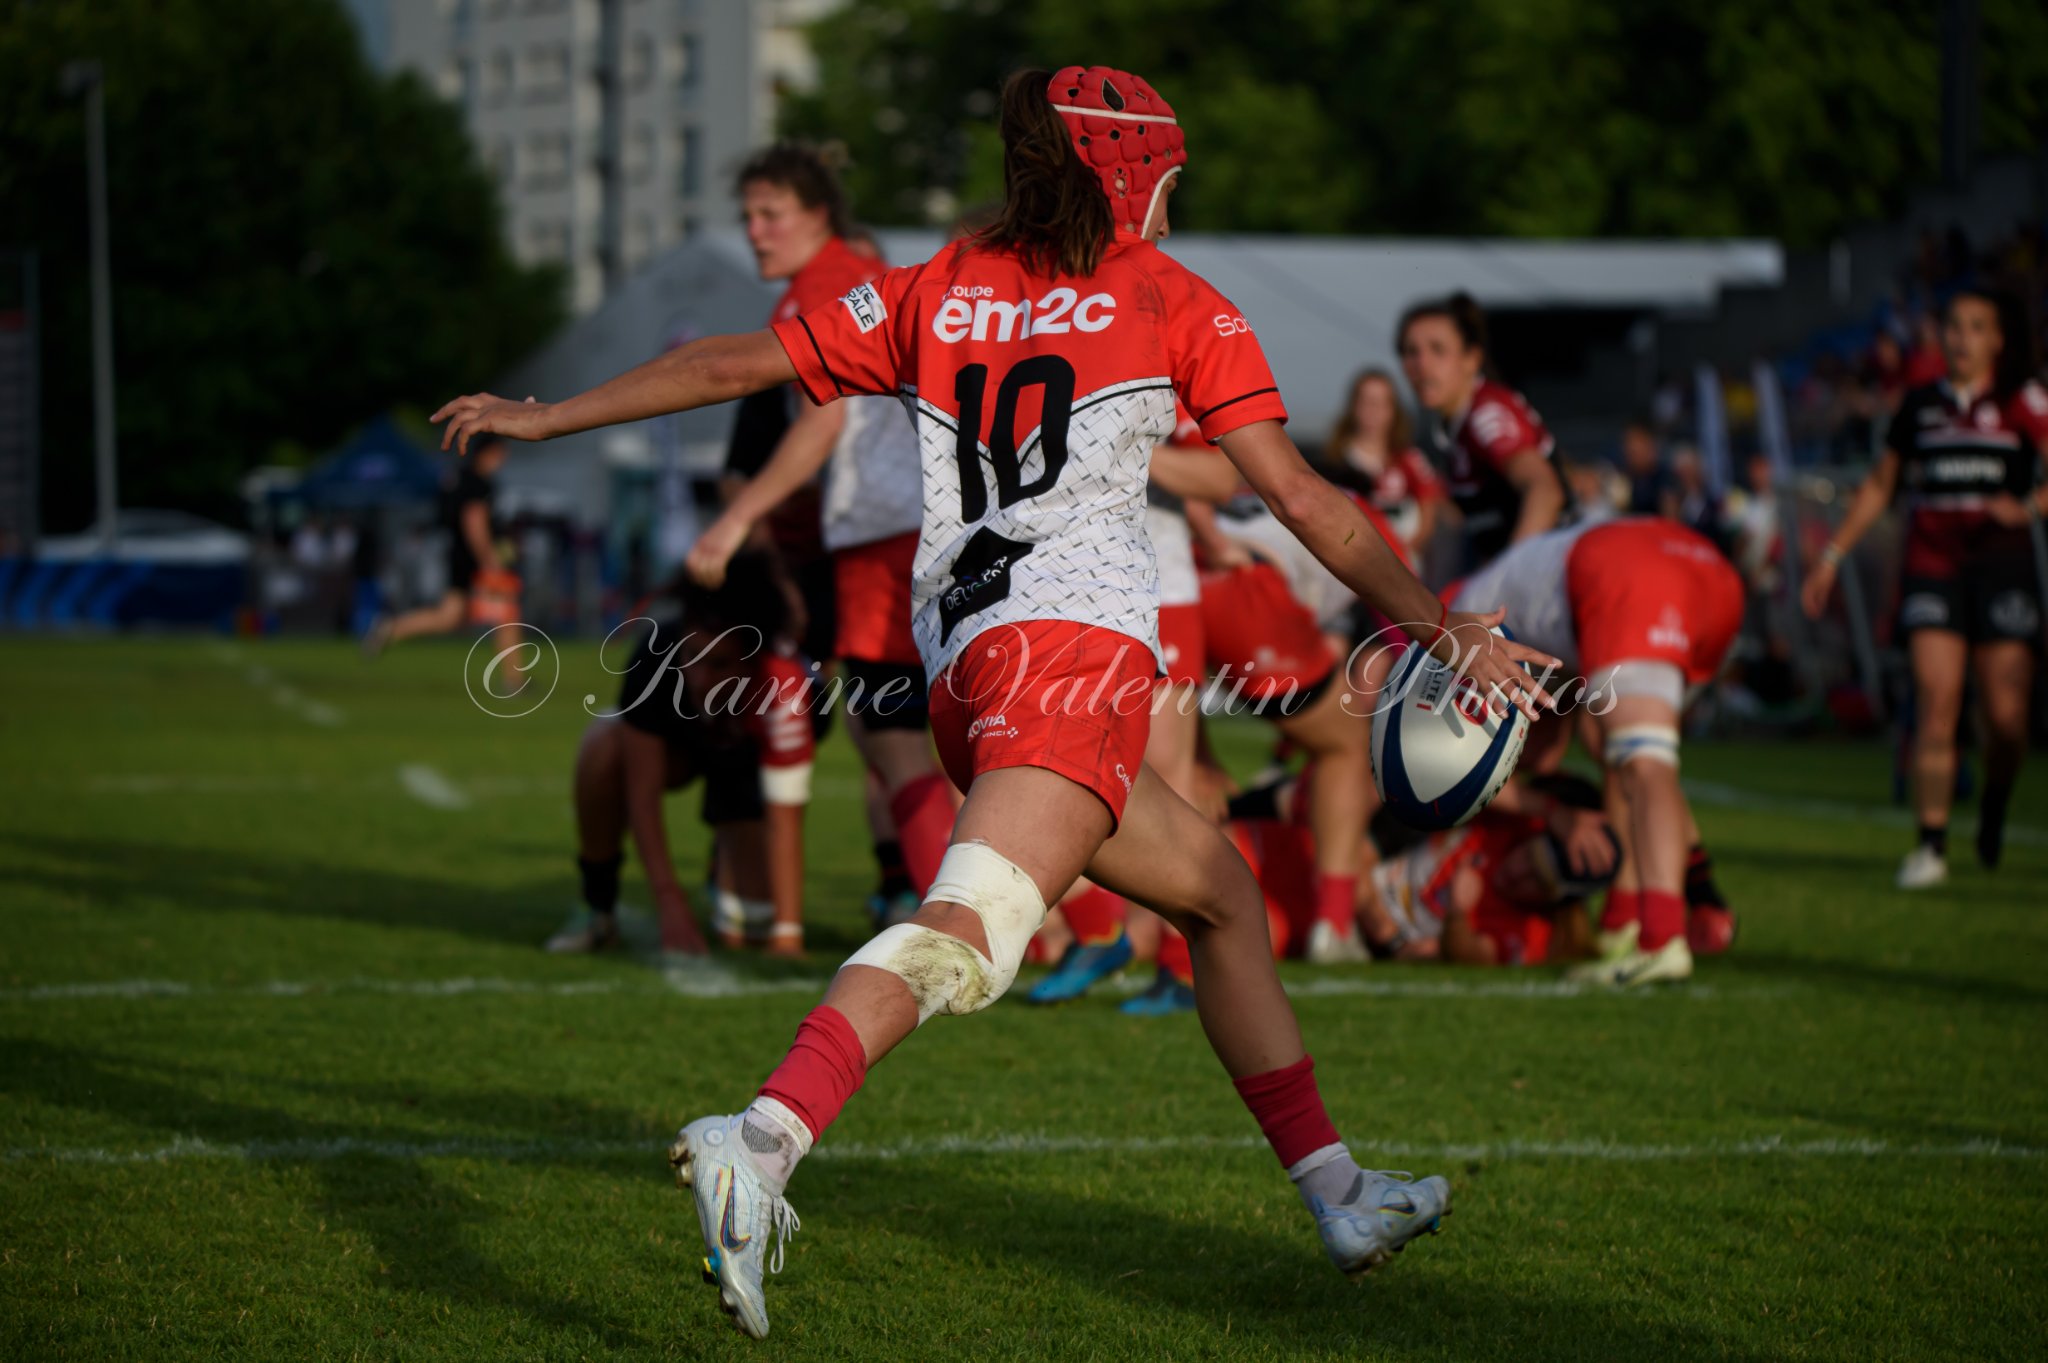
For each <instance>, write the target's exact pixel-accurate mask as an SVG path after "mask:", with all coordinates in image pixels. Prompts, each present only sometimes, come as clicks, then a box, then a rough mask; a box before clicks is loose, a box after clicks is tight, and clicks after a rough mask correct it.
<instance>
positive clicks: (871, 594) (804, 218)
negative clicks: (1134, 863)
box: [689, 142, 953, 893]
mask: <svg viewBox="0 0 2048 1363" xmlns="http://www.w3.org/2000/svg"><path fill="white" fill-rule="evenodd" d="M739 185H740V198H741V206H742V210H743V212H744V216H745V221H746V229H747V240H748V243H749V244H750V245H751V246H752V247H753V248H754V255H755V259H756V261H757V262H758V264H759V268H760V271H761V277H762V278H763V279H783V280H787V281H789V287H788V288H787V289H786V290H784V292H783V295H782V298H781V300H780V301H779V302H778V303H777V304H776V305H775V311H774V314H773V316H772V317H771V319H770V320H771V322H786V321H789V320H791V319H793V318H795V317H798V316H800V315H801V314H803V313H805V312H810V311H814V310H816V309H818V308H821V307H824V306H825V305H826V304H828V303H831V302H833V301H835V300H837V299H838V298H840V297H842V296H843V295H845V294H846V292H847V291H848V290H850V289H853V288H855V287H857V286H859V285H861V284H865V283H868V282H869V281H871V280H875V279H878V278H880V277H881V274H882V271H883V269H884V266H883V265H882V264H881V263H880V259H879V252H877V251H875V250H873V249H869V250H866V251H857V250H855V249H854V248H853V246H852V245H850V244H849V242H848V241H847V238H846V231H847V228H846V221H845V220H846V203H845V195H844V193H843V192H842V191H841V189H840V186H839V181H838V177H837V176H836V175H834V174H833V172H832V168H831V167H830V166H828V165H827V164H826V163H825V161H824V159H823V158H822V157H821V156H820V155H819V154H818V152H817V151H815V150H814V149H812V148H809V147H805V146H801V145H799V144H797V143H793V142H779V143H776V144H775V145H774V146H772V147H769V148H766V149H765V150H763V151H761V152H759V153H757V154H756V155H755V156H754V157H753V158H752V159H751V160H750V161H748V163H747V164H746V165H745V166H744V167H742V168H741V170H740V174H739ZM918 460H919V456H918V446H917V435H916V433H915V432H914V431H912V429H911V426H910V421H909V419H908V418H907V417H906V416H905V415H904V411H903V408H902V405H901V404H900V403H898V402H897V401H896V399H895V397H894V396H893V395H890V396H871V397H856V398H850V399H848V400H847V401H844V402H832V403H827V404H820V403H816V402H813V401H810V400H809V399H808V398H805V397H802V396H799V397H798V399H797V414H796V417H795V419H794V420H793V421H792V422H791V423H790V424H789V427H788V429H787V430H786V431H784V432H783V434H782V436H781V438H780V439H779V440H778V441H777V443H776V445H775V448H774V450H773V451H772V453H771V454H770V455H769V457H768V459H767V461H766V463H765V464H763V465H762V466H761V467H760V468H759V469H757V470H755V471H754V472H753V474H752V476H751V477H750V478H749V479H748V481H747V482H746V483H745V484H744V485H741V486H738V487H736V488H734V489H733V490H732V492H731V495H730V498H729V500H728V502H727V504H726V509H725V511H724V513H723V514H722V515H720V516H719V518H718V519H717V520H716V521H714V522H713V523H712V524H711V525H710V526H708V527H707V528H706V529H705V531H704V533H703V534H702V535H701V536H699V537H698V540H697V543H696V544H695V545H693V546H692V547H691V550H690V555H689V568H690V571H691V572H692V573H693V574H694V575H696V577H697V578H698V579H699V580H700V581H703V582H707V583H716V582H717V581H718V580H719V578H720V577H721V576H722V575H723V573H724V571H725V564H726V562H727V560H729V559H730V558H731V557H732V556H733V555H734V554H735V553H737V552H738V551H739V549H740V546H742V545H743V544H746V543H747V542H748V541H749V539H750V538H751V537H752V536H753V534H754V530H755V527H756V526H757V525H764V524H765V525H767V526H769V527H771V528H774V527H778V526H779V527H780V528H781V537H782V538H783V539H785V540H793V541H805V542H808V541H816V542H817V543H819V544H822V546H823V550H824V552H825V554H826V555H827V556H828V557H829V559H830V562H831V575H832V587H833V593H832V612H831V613H832V615H833V617H834V620H835V625H834V630H833V639H832V654H833V656H834V657H836V658H837V659H839V663H840V667H841V669H842V674H843V678H842V679H843V681H844V682H845V692H844V694H845V695H846V697H847V707H846V728H847V733H848V734H849V735H850V736H851V737H852V739H853V741H854V746H855V747H856V748H858V749H859V750H860V755H861V760H862V761H863V762H865V763H866V764H867V767H868V770H869V771H870V772H871V773H873V775H874V778H875V779H876V780H877V781H878V782H879V783H880V785H881V787H882V789H883V790H884V791H885V792H886V795H887V800H888V813H889V818H890V820H891V821H892V822H893V823H894V825H895V834H896V837H895V839H894V841H895V842H896V843H897V844H898V845H899V846H900V848H901V852H902V858H903V863H904V868H905V871H906V872H907V875H908V878H909V881H910V883H911V885H913V886H914V887H915V888H916V889H917V891H918V892H920V893H922V891H923V890H924V889H925V887H926V886H927V885H929V884H930V883H931V878H932V876H934V875H936V874H937V873H938V869H939V861H940V859H941V858H943V857H944V856H945V854H946V841H947V835H948V834H949V833H950V832H951V830H952V827H953V791H952V787H951V786H949V785H948V784H947V782H946V778H945V777H944V776H943V775H941V774H940V772H939V768H938V763H937V762H936V761H934V760H933V757H932V750H931V742H930V740H929V739H928V738H927V737H926V732H927V729H928V727H929V708H928V705H927V701H926V697H925V678H924V669H923V666H922V665H921V663H920V662H919V660H918V655H917V642H916V640H915V639H913V638H912V637H911V632H910V573H911V564H912V560H913V559H915V557H916V556H917V538H918V526H919V524H920V521H921V517H922V515H923V508H924V503H923V487H922V475H921V473H920V471H919V467H918ZM820 470H824V472H825V482H824V487H823V489H822V492H821V493H819V494H818V495H815V496H814V495H811V489H813V487H814V485H815V480H816V479H817V476H818V474H819V471H820ZM793 516H794V517H797V518H811V519H808V520H807V521H806V523H805V524H803V525H801V526H793V525H791V524H790V523H789V522H790V519H791V517H793ZM884 873H885V875H886V873H887V868H886V867H885V868H884Z"/></svg>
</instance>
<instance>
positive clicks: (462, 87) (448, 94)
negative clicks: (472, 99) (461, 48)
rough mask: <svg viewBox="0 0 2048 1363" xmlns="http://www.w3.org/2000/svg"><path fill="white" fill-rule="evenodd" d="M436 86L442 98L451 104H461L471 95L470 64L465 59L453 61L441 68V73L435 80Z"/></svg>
mask: <svg viewBox="0 0 2048 1363" xmlns="http://www.w3.org/2000/svg"><path fill="white" fill-rule="evenodd" d="M434 88H435V89H437V90H438V91H440V93H441V98H443V99H445V100H447V101H448V102H449V103H451V104H460V103H462V102H463V101H464V100H465V99H467V98H468V96H469V65H468V63H467V62H463V61H451V62H449V63H448V64H447V65H446V66H443V67H442V68H441V74H440V75H439V76H438V77H436V78H435V80H434Z"/></svg>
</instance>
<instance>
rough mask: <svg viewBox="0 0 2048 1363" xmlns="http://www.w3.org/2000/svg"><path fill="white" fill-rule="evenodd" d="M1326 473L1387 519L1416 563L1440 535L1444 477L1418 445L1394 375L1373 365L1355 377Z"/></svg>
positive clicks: (1328, 451) (1329, 447) (1328, 449)
mask: <svg viewBox="0 0 2048 1363" xmlns="http://www.w3.org/2000/svg"><path fill="white" fill-rule="evenodd" d="M1322 467H1323V472H1324V473H1325V474H1326V475H1327V476H1328V477H1329V479H1330V481H1331V482H1333V483H1335V484H1336V485H1337V486H1338V487H1342V488H1349V489H1350V490H1351V491H1353V492H1355V493H1358V494H1359V495H1360V496H1362V497H1364V498H1365V500H1366V501H1368V502H1370V503H1371V504H1372V506H1373V509H1374V510H1376V511H1378V512H1379V513H1380V514H1381V515H1382V516H1385V517H1386V518H1387V524H1388V526H1390V527H1391V528H1392V530H1393V532H1394V533H1395V534H1396V535H1398V536H1400V539H1401V543H1402V544H1403V545H1404V546H1405V547H1406V548H1407V550H1408V557H1409V561H1410V562H1411V563H1412V562H1414V561H1416V559H1418V558H1419V557H1420V555H1421V554H1422V551H1423V548H1424V547H1425V546H1426V545H1428V543H1429V540H1430V536H1432V535H1434V534H1435V533H1436V516H1437V507H1438V505H1439V504H1440V503H1441V502H1442V501H1443V499H1444V484H1443V479H1441V478H1439V477H1437V474H1436V470H1435V469H1433V468H1431V467H1430V464H1429V460H1428V459H1427V458H1426V457H1424V455H1423V453H1422V451H1421V450H1419V449H1417V448H1416V447H1415V442H1414V439H1413V437H1412V433H1411V429H1410V427H1409V423H1408V413H1407V412H1406V411H1405V410H1403V408H1402V406H1401V395H1400V393H1399V392H1397V391H1396V390H1395V388H1394V378H1393V375H1391V374H1389V373H1387V371H1386V370H1384V369H1368V370H1365V371H1364V372H1363V373H1361V374H1359V376H1358V377H1357V378H1355V379H1353V380H1352V381H1351V396H1350V399H1349V400H1348V401H1346V403H1345V404H1344V412H1343V415H1341V416H1339V417H1338V418H1337V426H1336V429H1334V430H1333V431H1331V432H1330V440H1329V443H1328V444H1326V445H1325V446H1324V447H1323V466H1322Z"/></svg>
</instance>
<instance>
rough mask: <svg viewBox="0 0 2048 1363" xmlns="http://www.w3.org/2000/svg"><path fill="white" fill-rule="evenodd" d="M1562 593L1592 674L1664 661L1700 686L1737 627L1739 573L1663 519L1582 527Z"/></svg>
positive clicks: (1703, 542) (1699, 538) (1583, 666)
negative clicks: (1628, 664) (1620, 665)
mask: <svg viewBox="0 0 2048 1363" xmlns="http://www.w3.org/2000/svg"><path fill="white" fill-rule="evenodd" d="M1565 595H1566V599H1567V600H1568V601H1570V602H1571V608H1572V623H1573V625H1574V626H1575V628H1576V632H1577V634H1578V636H1579V667H1580V670H1581V671H1583V672H1584V673H1585V674H1586V675H1587V676H1588V677H1592V676H1595V675H1596V674H1597V673H1599V671H1600V670H1601V669H1602V668H1606V667H1611V666H1613V665H1614V664H1616V663H1626V662H1660V663H1669V664H1671V665H1672V666H1674V667H1676V668H1678V669H1679V670H1680V671H1682V672H1684V673H1685V681H1686V684H1687V685H1688V686H1697V685H1699V684H1700V683H1701V682H1706V681H1711V680H1713V677H1714V674H1715V673H1716V672H1718V671H1720V668H1721V660H1722V659H1723V658H1724V657H1726V656H1727V654H1728V648H1729V646H1730V645H1731V644H1733V643H1734V642H1735V635H1736V632H1737V631H1738V630H1740V629H1741V627H1742V604H1743V603H1742V579H1741V577H1739V576H1738V575H1737V574H1736V572H1735V569H1734V568H1733V567H1732V566H1731V565H1730V564H1729V562H1728V560H1727V559H1726V558H1723V557H1722V555H1721V551H1720V550H1718V549H1716V548H1715V547H1714V546H1713V544H1712V543H1711V542H1710V541H1709V540H1707V538H1706V537H1705V536H1703V535H1699V534H1696V533H1694V532H1693V531H1691V530H1688V529H1686V528H1685V527H1684V526H1682V525H1673V524H1672V523H1671V522H1669V521H1652V520H1629V521H1618V522H1616V523H1614V524H1612V525H1602V526H1596V527H1595V528H1594V529H1591V530H1588V531H1587V532H1586V533H1585V534H1584V535H1582V536H1581V537H1580V538H1579V542H1578V543H1577V544H1575V545H1573V546H1572V549H1571V557H1570V558H1569V559H1567V560H1566V563H1565ZM1509 624H1510V625H1512V624H1513V621H1510V622H1509Z"/></svg>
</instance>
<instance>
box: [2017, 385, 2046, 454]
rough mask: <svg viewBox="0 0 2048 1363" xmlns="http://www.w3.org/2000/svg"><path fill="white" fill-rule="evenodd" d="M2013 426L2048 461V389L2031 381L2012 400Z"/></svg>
mask: <svg viewBox="0 0 2048 1363" xmlns="http://www.w3.org/2000/svg"><path fill="white" fill-rule="evenodd" d="M2012 424H2013V425H2015V426H2017V427H2019V429H2020V432H2021V434H2023V435H2025V436H2026V438H2027V439H2028V440H2030V441H2032V442H2033V445H2034V449H2035V451H2036V453H2038V454H2039V455H2040V456H2041V457H2042V458H2044V459H2048V388H2043V387H2042V386H2041V385H2040V384H2039V383H2036V382H2035V381H2033V380H2031V379H2029V380H2028V381H2027V383H2026V384H2025V385H2024V386H2023V387H2022V388H2021V389H2020V391H2019V392H2018V394H2016V395H2015V396H2014V398H2013V400H2012Z"/></svg>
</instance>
